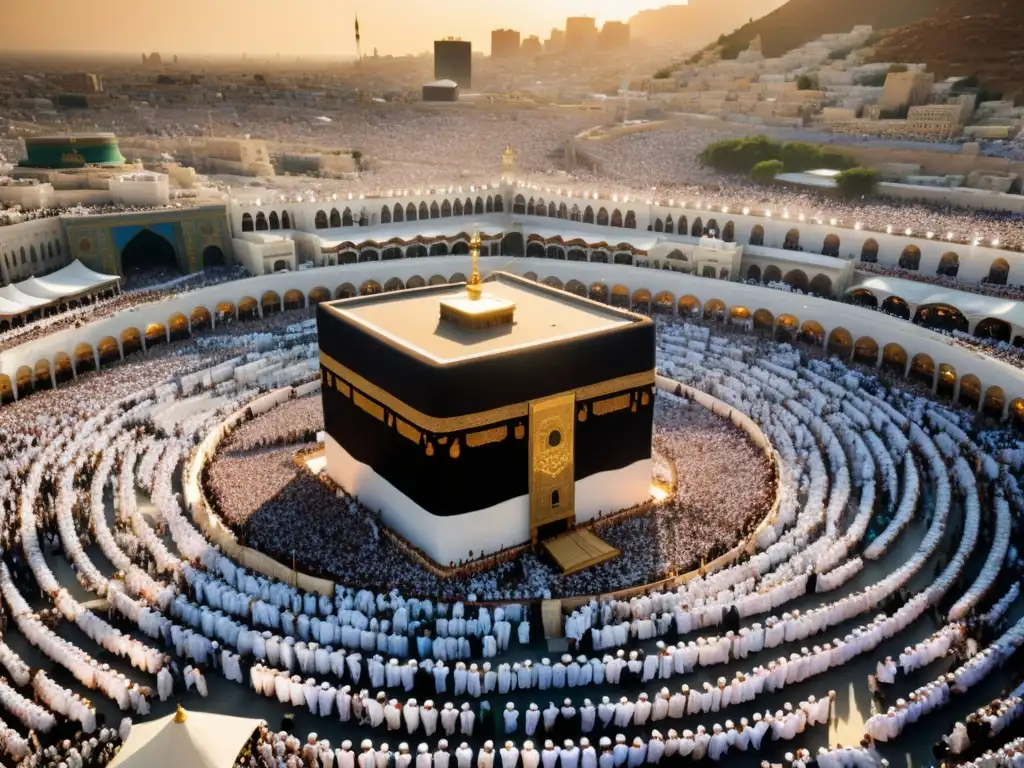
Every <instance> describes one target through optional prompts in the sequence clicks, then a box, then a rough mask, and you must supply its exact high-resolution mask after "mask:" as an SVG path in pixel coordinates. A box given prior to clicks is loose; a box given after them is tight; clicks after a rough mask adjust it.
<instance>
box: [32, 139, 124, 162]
mask: <svg viewBox="0 0 1024 768" xmlns="http://www.w3.org/2000/svg"><path fill="white" fill-rule="evenodd" d="M25 148H26V150H27V151H28V158H26V159H25V160H22V161H21V162H20V163H19V164H18V165H19V166H21V167H22V168H54V169H60V168H82V167H83V166H86V165H103V164H114V165H121V164H123V163H124V162H125V159H124V156H123V155H122V154H121V150H120V149H118V146H117V136H115V135H114V134H112V133H87V134H73V135H69V136H34V137H32V138H29V139H25Z"/></svg>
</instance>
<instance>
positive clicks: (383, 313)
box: [327, 272, 650, 364]
mask: <svg viewBox="0 0 1024 768" xmlns="http://www.w3.org/2000/svg"><path fill="white" fill-rule="evenodd" d="M493 278H494V279H493V280H489V281H488V282H485V283H484V284H483V290H484V298H483V299H482V300H486V298H487V296H493V297H494V298H497V299H500V300H504V301H511V302H513V303H514V304H515V305H516V310H515V316H514V320H513V323H512V324H511V325H508V326H499V327H496V328H489V329H485V330H467V329H463V328H459V327H458V326H456V325H454V324H452V323H448V322H445V321H442V320H441V318H440V306H441V304H440V303H441V301H442V300H443V299H453V298H457V297H460V296H464V295H465V293H466V287H465V285H464V284H455V285H444V286H429V287H425V288H418V289H413V290H407V291H395V292H391V293H383V294H376V295H374V296H364V297H359V298H354V299H346V300H342V301H337V302H331V303H330V304H328V305H327V308H328V310H329V311H330V312H331V313H332V314H335V315H337V316H339V317H342V318H344V319H346V320H348V321H350V322H352V323H354V324H355V325H357V326H359V327H362V328H364V329H365V330H366V331H368V332H370V333H372V334H374V335H377V336H380V337H383V338H384V339H387V340H388V341H390V342H391V343H392V344H395V345H397V346H399V347H402V348H405V349H406V350H407V351H409V352H411V353H413V354H416V355H418V356H421V357H425V358H428V359H430V360H432V361H433V362H435V363H439V364H444V363H451V362H456V361H462V360H469V359H472V358H480V357H486V356H488V355H494V354H499V353H505V352H511V351H514V350H517V349H523V348H525V347H535V346H542V345H544V344H548V343H552V342H557V341H567V340H570V339H578V338H583V337H587V336H591V335H594V334H600V333H604V332H609V331H614V330H616V329H621V328H626V327H629V326H631V325H633V324H635V323H644V322H650V320H649V319H647V318H644V317H642V316H640V315H635V314H633V313H632V312H628V311H625V310H621V309H618V308H616V307H611V306H608V305H604V304H599V303H597V302H594V301H590V300H588V299H585V298H582V297H579V296H576V295H574V294H570V293H566V292H564V291H560V290H558V289H555V288H550V287H548V286H546V285H543V284H539V283H534V282H533V281H530V280H526V279H525V278H521V277H519V276H517V275H510V274H507V273H504V272H499V273H495V274H494V275H493Z"/></svg>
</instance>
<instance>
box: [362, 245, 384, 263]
mask: <svg viewBox="0 0 1024 768" xmlns="http://www.w3.org/2000/svg"><path fill="white" fill-rule="evenodd" d="M359 261H360V262H367V261H380V254H379V253H378V252H377V249H376V248H369V247H367V248H363V249H362V250H361V251H359Z"/></svg>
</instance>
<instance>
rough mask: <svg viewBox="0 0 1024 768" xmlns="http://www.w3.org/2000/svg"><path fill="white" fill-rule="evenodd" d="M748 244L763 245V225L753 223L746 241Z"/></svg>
mask: <svg viewBox="0 0 1024 768" xmlns="http://www.w3.org/2000/svg"><path fill="white" fill-rule="evenodd" d="M747 242H748V243H749V244H750V245H764V227H762V226H761V225H760V224H755V225H754V227H753V228H752V229H751V230H750V238H749V239H748V241H747Z"/></svg>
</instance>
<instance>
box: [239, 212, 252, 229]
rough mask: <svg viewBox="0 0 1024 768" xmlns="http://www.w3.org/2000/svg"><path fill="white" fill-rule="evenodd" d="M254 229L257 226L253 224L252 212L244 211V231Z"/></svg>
mask: <svg viewBox="0 0 1024 768" xmlns="http://www.w3.org/2000/svg"><path fill="white" fill-rule="evenodd" d="M253 229H255V227H253V225H252V214H251V213H243V214H242V231H243V232H252V231H253Z"/></svg>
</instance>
